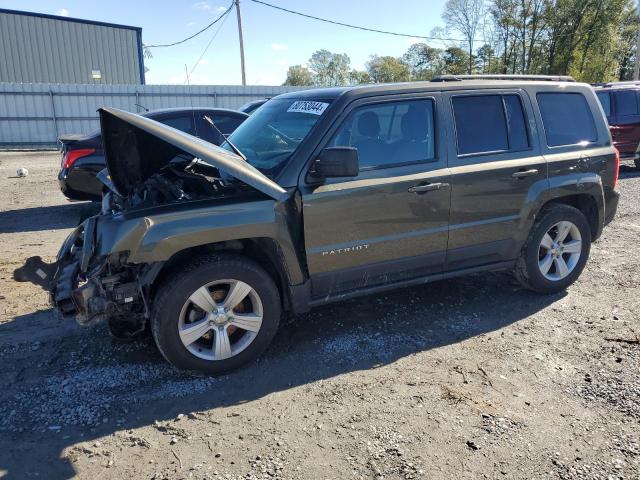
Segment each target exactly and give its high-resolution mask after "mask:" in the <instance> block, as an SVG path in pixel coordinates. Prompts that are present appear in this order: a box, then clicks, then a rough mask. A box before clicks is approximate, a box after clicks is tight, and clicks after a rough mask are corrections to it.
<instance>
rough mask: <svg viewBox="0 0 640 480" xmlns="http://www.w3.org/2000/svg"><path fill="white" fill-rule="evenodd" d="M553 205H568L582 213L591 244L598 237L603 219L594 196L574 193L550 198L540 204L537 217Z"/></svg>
mask: <svg viewBox="0 0 640 480" xmlns="http://www.w3.org/2000/svg"><path fill="white" fill-rule="evenodd" d="M553 205H569V206H571V207H574V208H575V209H577V210H579V211H580V212H582V214H583V215H584V216H585V218H586V219H587V222H588V223H589V228H590V229H591V241H592V242H593V241H595V240H597V239H598V237H600V235H601V233H602V225H603V221H604V218H603V215H602V213H601V212H602V210H601V209H600V208H599V207H598V201H597V200H596V197H595V196H594V195H592V194H590V193H576V194H572V195H562V196H559V197H555V198H551V199H549V200H547V201H546V202H545V203H544V204H542V206H541V207H540V209H539V215H540V214H542V213H543V212H545V211H547V210H549V209H550V208H551V207H552V206H553Z"/></svg>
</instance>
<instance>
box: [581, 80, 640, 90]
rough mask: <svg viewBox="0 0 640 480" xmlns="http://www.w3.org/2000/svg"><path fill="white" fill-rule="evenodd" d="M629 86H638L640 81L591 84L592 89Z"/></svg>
mask: <svg viewBox="0 0 640 480" xmlns="http://www.w3.org/2000/svg"><path fill="white" fill-rule="evenodd" d="M630 85H640V80H626V81H624V82H598V83H592V84H591V86H592V87H594V88H598V87H625V86H630Z"/></svg>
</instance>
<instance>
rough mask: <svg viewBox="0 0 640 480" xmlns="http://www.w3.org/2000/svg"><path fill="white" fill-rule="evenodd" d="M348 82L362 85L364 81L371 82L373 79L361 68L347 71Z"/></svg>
mask: <svg viewBox="0 0 640 480" xmlns="http://www.w3.org/2000/svg"><path fill="white" fill-rule="evenodd" d="M349 83H350V84H351V85H364V84H366V83H373V80H372V79H371V77H370V76H369V73H367V72H365V71H362V70H351V73H349Z"/></svg>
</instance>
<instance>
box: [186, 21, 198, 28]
mask: <svg viewBox="0 0 640 480" xmlns="http://www.w3.org/2000/svg"><path fill="white" fill-rule="evenodd" d="M195 24H196V22H189V23H187V27H193V26H194V25H195Z"/></svg>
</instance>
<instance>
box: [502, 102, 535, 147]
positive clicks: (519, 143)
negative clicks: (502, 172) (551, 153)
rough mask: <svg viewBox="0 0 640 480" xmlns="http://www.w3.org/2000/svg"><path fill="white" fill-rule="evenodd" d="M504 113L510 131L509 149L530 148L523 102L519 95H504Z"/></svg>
mask: <svg viewBox="0 0 640 480" xmlns="http://www.w3.org/2000/svg"><path fill="white" fill-rule="evenodd" d="M502 101H503V102H504V113H505V117H506V120H507V131H508V132H509V135H508V138H509V150H525V149H527V148H529V135H528V134H527V124H526V121H525V118H524V111H523V109H522V102H521V101H520V97H519V96H517V95H504V96H503V97H502Z"/></svg>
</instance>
